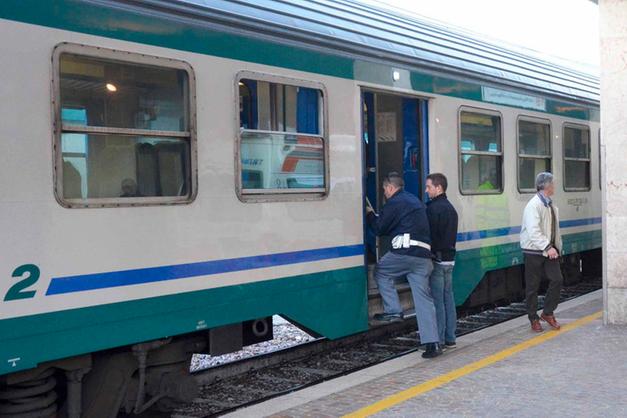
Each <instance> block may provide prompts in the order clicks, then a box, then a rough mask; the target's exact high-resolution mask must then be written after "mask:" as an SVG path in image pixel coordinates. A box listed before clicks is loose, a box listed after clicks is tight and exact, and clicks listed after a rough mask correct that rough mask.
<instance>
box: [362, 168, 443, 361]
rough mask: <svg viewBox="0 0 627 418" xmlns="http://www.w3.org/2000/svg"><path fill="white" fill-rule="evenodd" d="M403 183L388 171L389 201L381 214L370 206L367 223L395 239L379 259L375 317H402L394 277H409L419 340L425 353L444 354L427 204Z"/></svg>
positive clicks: (376, 276)
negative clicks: (379, 309) (379, 303)
mask: <svg viewBox="0 0 627 418" xmlns="http://www.w3.org/2000/svg"><path fill="white" fill-rule="evenodd" d="M404 185H405V184H404V181H403V178H402V177H401V176H400V175H399V174H398V173H395V172H392V173H390V174H388V175H387V177H386V178H385V179H384V181H383V191H384V193H385V197H386V199H387V202H386V204H385V206H384V207H383V209H382V210H381V213H380V214H379V215H377V214H375V213H374V211H373V210H372V208H370V207H368V209H367V211H368V213H367V220H368V224H369V225H370V227H371V228H372V229H373V230H374V232H375V233H376V234H377V235H386V236H390V237H391V238H392V249H391V250H390V251H389V252H388V253H387V254H385V255H384V256H383V257H382V258H381V260H379V263H377V266H376V268H375V272H374V274H375V280H376V282H377V286H378V287H379V292H380V294H381V299H382V300H383V310H384V312H383V313H382V314H376V315H375V316H374V319H375V320H379V321H381V320H383V321H398V320H401V319H402V315H403V313H402V308H401V303H400V301H399V298H398V293H397V291H396V288H395V287H394V280H395V279H396V278H399V277H403V276H407V281H408V282H409V286H410V287H411V293H412V297H413V299H414V307H415V308H416V320H417V321H418V328H419V330H420V342H421V343H422V344H426V351H425V352H424V353H423V355H422V356H423V357H424V358H432V357H437V356H439V355H440V354H442V350H441V348H440V344H439V341H440V340H439V336H438V329H437V323H436V315H435V306H434V304H433V298H432V296H431V291H430V290H429V275H430V274H431V271H432V270H433V263H432V261H431V246H430V242H431V238H430V236H429V221H428V219H427V213H426V208H425V205H424V203H422V202H421V201H420V200H419V199H418V198H417V197H416V196H414V195H412V194H411V193H408V192H406V191H405V190H403V187H404Z"/></svg>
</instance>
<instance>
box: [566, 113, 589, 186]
mask: <svg viewBox="0 0 627 418" xmlns="http://www.w3.org/2000/svg"><path fill="white" fill-rule="evenodd" d="M566 128H573V129H580V130H587V131H588V158H574V157H566V135H565V132H566ZM566 161H586V162H588V167H589V168H588V187H566ZM562 190H564V192H589V191H590V190H592V130H591V129H590V126H588V125H584V124H581V123H573V122H565V123H563V124H562Z"/></svg>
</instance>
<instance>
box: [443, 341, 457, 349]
mask: <svg viewBox="0 0 627 418" xmlns="http://www.w3.org/2000/svg"><path fill="white" fill-rule="evenodd" d="M455 347H457V343H456V342H455V341H447V342H445V343H444V348H455Z"/></svg>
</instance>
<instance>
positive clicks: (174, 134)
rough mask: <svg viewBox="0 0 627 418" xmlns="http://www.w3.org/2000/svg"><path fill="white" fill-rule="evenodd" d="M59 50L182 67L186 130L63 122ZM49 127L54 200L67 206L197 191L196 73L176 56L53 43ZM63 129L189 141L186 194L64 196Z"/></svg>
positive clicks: (177, 199) (174, 201) (144, 202)
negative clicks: (185, 80) (102, 196)
mask: <svg viewBox="0 0 627 418" xmlns="http://www.w3.org/2000/svg"><path fill="white" fill-rule="evenodd" d="M63 54H71V55H77V56H83V57H88V58H97V59H103V60H108V61H118V62H120V63H123V64H126V63H128V64H139V65H147V66H153V67H160V68H167V69H175V70H183V71H185V72H186V73H187V89H188V92H187V96H188V97H187V103H185V106H186V107H187V117H188V121H189V127H188V128H189V130H188V131H162V130H150V129H135V128H112V127H100V126H78V125H71V124H66V125H64V124H63V121H62V116H61V111H62V108H61V83H60V81H61V68H60V59H61V55H63ZM52 110H53V118H52V123H53V127H52V131H53V143H52V146H53V149H52V156H53V184H54V196H55V199H56V201H57V202H58V203H59V204H60V205H61V206H63V207H64V208H68V209H75V208H104V207H135V206H160V205H181V204H190V203H192V202H193V201H194V200H195V199H196V196H197V195H198V169H197V167H198V165H197V160H198V155H197V126H196V77H195V74H194V70H193V68H192V66H191V65H190V64H189V63H187V62H185V61H181V60H178V59H172V58H162V57H157V56H153V55H146V54H141V53H136V52H130V51H121V50H117V49H109V48H102V47H97V46H91V45H83V44H75V43H69V42H62V43H60V44H58V45H56V46H55V48H54V50H53V53H52ZM63 133H80V134H85V135H92V134H116V135H122V136H131V137H134V136H150V137H157V138H158V137H162V138H176V139H178V138H181V139H183V138H186V139H187V141H189V158H190V160H189V181H190V184H189V187H190V193H189V194H188V195H187V196H151V197H124V198H120V197H107V198H87V199H67V198H65V197H64V194H63V152H62V151H61V136H62V134H63Z"/></svg>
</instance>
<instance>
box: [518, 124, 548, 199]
mask: <svg viewBox="0 0 627 418" xmlns="http://www.w3.org/2000/svg"><path fill="white" fill-rule="evenodd" d="M543 171H549V172H550V171H551V125H550V122H549V121H542V120H535V119H530V118H522V117H521V118H520V119H519V120H518V190H519V191H520V192H523V193H524V192H535V191H536V188H535V181H536V175H537V174H538V173H540V172H543Z"/></svg>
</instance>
